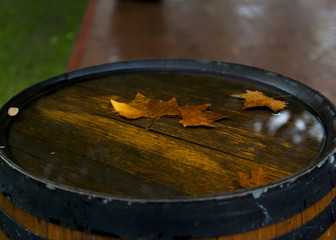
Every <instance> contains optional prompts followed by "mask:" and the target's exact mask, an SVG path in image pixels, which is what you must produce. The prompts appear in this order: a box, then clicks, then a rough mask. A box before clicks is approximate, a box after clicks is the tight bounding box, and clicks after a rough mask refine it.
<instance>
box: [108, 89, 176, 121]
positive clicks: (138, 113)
mask: <svg viewBox="0 0 336 240" xmlns="http://www.w3.org/2000/svg"><path fill="white" fill-rule="evenodd" d="M110 101H111V104H112V106H113V108H114V110H115V111H116V112H117V113H119V114H120V115H121V116H123V117H126V118H128V119H137V118H142V117H147V118H152V119H154V118H158V117H161V116H165V115H173V116H174V115H180V112H179V111H178V110H177V108H178V104H177V101H176V98H172V99H170V100H169V101H162V100H157V99H150V98H147V97H145V96H144V95H142V94H141V93H137V94H136V96H135V98H134V99H133V100H132V101H131V102H129V103H121V102H117V101H115V100H113V99H110Z"/></svg>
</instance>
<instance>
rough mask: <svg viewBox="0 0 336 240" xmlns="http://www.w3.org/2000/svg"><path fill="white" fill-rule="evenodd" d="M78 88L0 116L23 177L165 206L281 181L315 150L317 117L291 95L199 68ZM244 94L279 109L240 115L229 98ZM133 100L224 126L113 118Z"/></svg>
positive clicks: (52, 91)
mask: <svg viewBox="0 0 336 240" xmlns="http://www.w3.org/2000/svg"><path fill="white" fill-rule="evenodd" d="M265 76H266V75H265ZM267 76H268V77H270V76H271V74H268V75H267ZM83 79H84V80H83ZM83 79H82V80H79V81H74V82H69V83H63V84H61V85H60V84H54V83H55V82H56V83H57V81H55V80H53V81H50V84H47V85H50V86H51V87H50V86H49V87H45V90H43V91H40V92H39V93H38V94H37V93H34V94H29V93H30V92H29V91H27V92H26V93H25V95H26V96H28V95H29V97H26V98H25V97H21V99H23V100H22V101H21V102H20V101H19V102H18V103H17V105H18V106H17V107H19V112H18V113H17V114H16V115H15V116H7V117H6V119H9V120H8V121H7V123H6V124H7V125H6V134H5V143H4V147H3V149H2V150H3V151H5V153H6V155H7V156H8V158H9V159H10V160H11V161H12V162H13V164H15V165H16V166H18V167H19V168H20V169H22V170H23V172H27V173H29V174H31V175H33V176H35V177H37V178H40V179H41V180H42V181H43V180H47V181H48V182H51V183H55V184H56V185H63V186H69V187H72V188H75V189H79V190H85V191H89V192H95V193H103V194H110V195H113V196H121V197H130V198H146V199H174V198H184V197H190V196H204V195H211V194H222V193H226V192H229V191H234V190H237V189H239V188H240V187H239V182H238V172H245V173H248V172H250V171H251V170H253V169H258V168H259V167H262V168H263V169H264V170H265V172H266V173H267V174H268V175H269V178H270V180H271V181H277V180H279V179H283V178H286V177H290V176H291V175H292V174H294V173H296V172H299V171H301V170H302V169H304V168H306V167H307V166H310V165H311V164H312V162H314V160H315V159H316V158H317V156H318V155H319V153H320V152H321V151H322V146H323V144H324V139H325V133H324V132H325V130H324V128H323V124H321V122H320V121H319V120H318V117H316V116H315V114H314V113H312V111H311V110H310V109H308V108H307V106H305V105H304V104H303V103H302V102H300V100H299V99H298V98H297V96H294V95H291V94H289V93H288V92H286V91H284V90H283V89H281V90H280V89H278V88H276V87H274V86H269V85H268V84H267V82H266V83H264V84H260V83H258V82H254V81H251V80H249V79H244V78H243V77H235V76H232V75H230V74H225V73H223V74H222V75H218V74H213V73H211V71H210V72H207V71H204V69H203V70H202V69H200V71H199V73H197V72H190V71H183V70H179V71H170V70H164V69H163V71H152V70H141V71H124V72H122V73H121V72H119V73H114V72H113V71H112V72H111V73H109V74H105V75H104V76H97V77H91V78H85V77H83ZM60 82H62V81H60ZM63 82H64V81H63ZM52 84H54V86H53V85H52ZM245 90H259V91H262V92H263V93H265V94H266V95H267V96H270V97H275V98H276V99H279V100H284V101H285V102H286V104H287V107H286V108H285V109H283V110H280V111H279V112H278V113H273V112H272V111H271V110H270V109H267V108H265V107H257V108H252V109H246V110H242V106H243V101H242V99H239V98H235V97H232V96H231V95H232V94H239V93H243V92H245ZM34 91H35V92H38V91H37V90H36V89H35V90H34ZM137 93H141V94H143V95H145V96H146V97H148V98H151V99H160V100H163V101H168V100H169V99H171V98H173V97H175V98H176V99H177V102H178V104H179V105H180V106H183V105H186V104H192V105H202V104H211V106H210V107H209V108H208V110H211V111H213V112H216V113H219V114H222V115H225V116H228V118H226V119H222V120H219V121H216V122H214V125H215V127H202V126H200V127H183V126H182V125H181V124H180V123H179V120H180V119H179V118H174V117H160V118H157V119H154V121H153V122H152V123H151V119H149V118H140V119H134V120H133V119H132V120H130V119H126V118H125V117H122V116H120V115H118V114H116V112H115V111H114V109H113V107H112V105H111V102H110V99H113V100H116V101H119V102H124V103H128V102H130V101H132V99H134V97H135V95H136V94H137ZM19 105H20V106H19ZM13 107H16V106H13ZM150 124H151V126H150V129H149V130H146V127H148V126H149V125H150Z"/></svg>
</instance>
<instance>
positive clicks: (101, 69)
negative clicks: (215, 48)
mask: <svg viewBox="0 0 336 240" xmlns="http://www.w3.org/2000/svg"><path fill="white" fill-rule="evenodd" d="M166 62H167V63H172V64H173V65H172V66H169V68H170V67H173V68H174V70H175V68H176V67H181V66H182V69H181V70H185V69H183V67H186V66H184V65H183V64H182V63H187V64H193V63H199V64H201V65H203V64H220V66H232V67H235V68H238V69H241V70H244V68H246V69H248V70H252V71H254V70H257V71H262V72H265V74H267V75H269V76H277V77H281V78H284V79H286V82H287V83H296V84H298V85H299V86H300V87H305V88H307V89H309V90H310V91H312V92H314V93H315V94H318V96H320V97H322V98H324V101H325V102H324V103H326V104H328V105H329V106H330V107H332V108H333V109H334V110H335V112H336V107H335V106H334V105H333V103H331V102H330V101H329V100H328V99H327V98H326V97H324V96H323V95H322V94H321V93H319V92H317V91H316V90H314V89H312V88H310V87H308V86H307V85H305V84H303V83H301V82H298V81H296V80H294V79H291V78H289V77H286V76H284V75H281V74H278V73H275V72H272V71H268V70H264V69H261V68H257V67H252V66H247V65H242V64H237V63H229V62H219V61H211V60H193V59H148V60H131V61H123V62H117V63H106V64H101V65H95V66H90V67H85V68H82V69H77V70H73V71H70V72H67V73H63V74H60V75H57V76H55V77H51V78H48V79H46V80H44V81H42V82H39V83H36V84H34V85H32V86H30V87H28V88H26V89H24V90H22V91H20V92H18V93H17V94H15V95H14V96H13V97H11V98H10V99H8V100H7V101H6V102H5V103H4V104H3V105H2V106H1V107H0V115H2V116H3V115H7V110H8V109H9V108H10V107H12V106H13V107H14V106H17V104H13V102H14V103H16V102H17V101H15V100H16V99H17V98H20V97H21V96H22V95H25V94H26V92H29V91H33V94H34V93H35V91H34V90H33V89H35V88H36V89H37V90H38V91H40V90H45V89H46V88H50V86H49V85H54V84H55V83H59V82H63V81H65V82H66V83H65V85H64V86H66V85H68V84H71V83H72V82H71V80H72V79H77V78H81V77H86V78H90V79H91V78H94V77H95V74H104V75H105V74H109V73H110V72H114V71H115V70H117V71H118V70H126V71H127V70H133V71H134V70H136V69H137V68H139V69H141V68H143V69H145V72H147V71H150V72H152V71H151V70H152V69H151V67H155V64H156V63H159V64H160V65H159V67H162V65H161V64H162V63H163V64H164V63H166ZM125 65H127V66H125ZM128 65H130V67H129V66H128ZM152 65H153V66H152ZM147 66H149V67H147ZM119 67H121V68H120V69H119ZM187 67H188V66H187ZM196 67H198V65H197V66H196ZM169 68H167V70H170V69H169ZM192 69H193V68H192ZM141 70H142V69H141ZM177 70H179V69H177ZM196 70H197V69H196ZM199 70H200V69H198V71H199ZM202 71H206V69H204V68H202ZM82 72H84V73H82ZM91 74H93V76H90V75H91ZM221 74H225V72H221ZM85 80H89V79H85ZM258 82H259V81H258ZM261 83H265V82H263V81H261ZM266 85H268V84H266ZM298 85H295V87H297V86H298ZM270 86H271V87H274V86H273V85H270ZM58 87H61V86H58ZM275 88H278V89H280V90H283V91H286V89H283V88H279V86H275ZM286 92H287V91H286ZM42 93H43V92H42ZM27 98H29V97H26V98H24V99H23V100H26V99H27ZM33 98H37V97H36V96H34V97H33ZM23 100H22V101H23ZM308 107H310V108H311V110H313V112H314V113H315V114H318V111H316V109H312V107H311V106H308ZM316 116H317V117H318V119H319V115H316ZM7 118H8V117H7ZM2 120H3V117H1V118H0V122H1V121H2ZM319 121H320V123H321V124H322V126H323V128H324V130H325V128H326V127H325V124H324V122H323V121H321V120H320V119H319ZM334 124H335V128H336V121H335V123H334ZM334 130H335V131H336V129H334ZM327 137H328V136H327ZM1 140H2V139H0V145H1V146H5V145H4V144H1ZM326 141H327V140H324V141H323V145H325V142H326ZM334 141H335V142H334V148H333V149H331V150H330V151H328V153H324V154H323V156H327V154H329V153H334V152H336V138H335V140H334ZM323 150H325V146H322V147H321V149H320V152H319V154H318V155H317V156H316V158H315V160H314V161H312V163H311V164H309V165H308V166H307V167H305V168H303V169H302V170H300V171H298V172H296V173H294V174H291V175H289V176H286V177H284V178H282V179H279V180H276V181H273V182H271V183H268V184H264V185H261V186H256V187H252V188H248V189H237V190H233V191H228V192H224V193H220V194H207V195H199V196H191V197H186V198H177V199H176V200H174V199H168V201H193V200H195V199H200V200H205V199H207V197H209V198H211V199H212V198H213V197H216V196H219V197H224V196H223V195H235V194H236V193H237V194H239V195H240V192H242V194H243V195H245V194H250V193H251V192H253V191H254V190H256V189H260V188H264V187H272V186H275V185H280V184H284V183H286V182H287V181H288V180H291V181H293V179H296V178H297V177H299V176H301V174H305V173H306V172H310V171H311V170H312V169H313V168H315V167H317V166H318V165H321V164H323V162H324V161H326V160H327V159H326V158H325V157H324V158H321V155H322V152H323ZM0 157H1V158H2V160H4V161H5V162H6V163H7V164H8V165H9V166H11V167H12V168H14V169H16V170H18V171H19V172H21V173H22V174H25V175H27V176H29V177H31V178H32V179H35V180H37V181H41V182H44V183H46V184H48V186H49V187H51V188H52V187H57V188H60V189H63V190H68V191H74V192H78V190H80V192H81V194H88V195H91V196H96V197H104V198H113V199H120V200H127V201H140V202H143V201H147V199H139V198H132V197H119V196H115V195H113V194H103V193H100V192H94V191H89V190H85V189H79V188H75V187H70V186H66V185H63V184H58V183H54V182H53V181H50V180H47V179H41V178H40V177H38V176H34V175H33V174H31V173H29V172H28V171H25V170H24V169H22V168H21V167H20V166H19V165H17V164H15V163H14V162H12V161H11V160H10V159H9V158H8V157H7V155H6V153H5V152H4V149H1V148H0ZM319 160H320V161H319ZM151 201H153V202H161V201H165V202H166V201H167V199H164V198H163V199H151V200H150V201H149V202H151Z"/></svg>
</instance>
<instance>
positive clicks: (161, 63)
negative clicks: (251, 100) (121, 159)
mask: <svg viewBox="0 0 336 240" xmlns="http://www.w3.org/2000/svg"><path fill="white" fill-rule="evenodd" d="M162 69H164V71H169V72H181V71H183V72H187V73H204V74H210V75H217V76H238V75H239V76H240V75H242V74H249V75H244V78H246V79H247V80H248V81H253V82H256V83H259V84H264V85H267V86H270V87H272V88H275V89H278V90H281V91H283V92H287V93H289V94H291V95H293V96H296V98H297V99H298V100H300V101H304V100H305V99H306V100H309V101H308V102H306V103H305V104H306V105H307V107H308V108H310V110H311V111H313V112H314V113H315V114H316V115H317V116H318V117H319V118H320V121H321V123H322V125H323V126H324V129H325V131H326V132H327V133H328V134H327V135H326V139H325V146H324V148H322V149H321V152H320V154H319V156H317V157H316V159H315V160H314V161H313V162H312V163H311V164H310V165H309V166H307V167H305V168H303V169H302V170H300V171H298V172H297V173H294V174H292V175H289V176H287V177H285V178H282V179H280V180H277V181H274V182H271V183H269V184H266V185H262V186H257V187H254V188H250V189H239V190H235V191H230V192H224V193H220V194H209V195H204V196H192V197H187V198H176V199H140V198H130V197H122V196H115V195H112V194H103V193H99V192H93V191H88V190H83V189H78V188H74V187H70V186H66V185H61V184H58V183H54V182H52V181H49V180H46V179H41V178H40V177H37V176H34V175H32V174H30V173H29V172H27V171H25V170H24V169H22V168H21V167H20V166H18V165H16V164H15V163H13V162H11V160H10V159H9V158H8V157H7V155H6V153H5V151H4V149H0V157H1V159H2V162H1V168H0V170H1V171H6V170H10V171H8V173H11V174H12V175H15V176H16V177H17V176H20V175H21V177H22V178H23V176H24V179H21V180H20V181H24V182H26V183H30V184H34V185H36V187H37V186H41V185H44V186H45V188H44V190H45V192H46V193H50V194H51V195H53V196H55V193H58V194H60V193H61V195H64V196H67V197H71V196H72V197H73V196H74V195H76V197H78V201H80V200H84V201H85V202H90V203H95V204H98V202H99V204H100V206H101V207H102V209H105V207H111V206H113V204H115V203H117V204H116V205H118V206H122V208H123V209H122V210H121V213H120V214H122V212H125V211H130V209H132V206H134V207H135V208H136V209H138V210H139V209H140V210H139V211H140V212H141V211H142V210H141V209H143V208H142V207H139V206H141V205H143V206H145V205H146V206H148V205H153V209H157V210H160V211H162V212H165V211H164V210H163V209H162V206H163V205H165V204H169V205H171V207H172V208H174V206H175V205H176V206H179V207H185V203H195V206H197V207H196V208H198V207H199V206H198V205H197V204H198V203H199V204H201V205H203V203H204V202H206V201H213V202H214V204H215V205H216V206H219V205H223V204H226V201H228V202H229V201H231V200H235V199H242V200H244V199H254V200H257V201H258V202H259V203H260V204H263V205H267V204H269V203H268V202H269V201H270V199H271V198H272V197H270V195H271V193H277V192H278V193H283V191H284V190H283V189H284V186H287V187H289V188H291V190H293V189H294V190H295V189H297V188H299V187H306V188H307V186H305V184H304V183H303V179H310V178H311V177H312V176H311V173H313V172H314V174H315V175H316V176H319V175H320V174H321V173H324V174H325V175H326V176H323V177H324V178H323V179H324V180H326V181H328V184H327V185H326V186H324V187H322V188H321V189H320V190H319V194H316V196H315V197H314V196H313V197H312V199H318V198H321V197H322V196H323V195H324V194H326V193H327V192H328V191H330V190H331V189H332V187H333V186H335V185H336V184H335V182H336V181H335V177H329V176H328V175H327V173H330V171H334V168H335V165H334V158H335V156H334V155H333V154H334V152H335V142H336V138H335V135H336V133H335V128H336V120H334V121H333V122H332V123H331V122H330V121H329V122H328V121H327V119H328V117H329V118H330V116H334V115H335V113H336V109H335V106H334V105H333V104H332V103H331V102H330V101H329V100H328V99H326V98H325V97H324V96H323V95H321V94H320V93H319V92H317V91H315V90H313V89H311V88H310V87H308V86H306V85H304V84H302V83H300V82H297V81H295V80H293V79H291V78H288V77H285V76H283V75H280V74H278V73H274V72H271V71H266V70H263V69H260V68H256V67H251V66H246V65H241V64H236V63H227V62H218V61H209V60H192V59H149V60H135V61H125V62H119V63H109V64H103V65H97V66H92V67H87V68H83V69H78V70H74V71H71V72H68V73H64V74H61V75H58V76H56V77H53V78H49V79H47V80H45V81H42V82H40V83H37V84H35V85H33V86H31V87H29V88H27V89H25V90H23V91H21V92H19V93H18V94H16V95H15V96H13V97H12V98H11V99H9V100H8V101H7V102H6V103H4V104H3V105H2V106H1V108H0V129H1V128H3V127H4V126H6V123H5V121H10V120H9V117H8V116H7V110H8V108H9V107H11V106H20V104H21V103H23V102H25V101H29V99H34V98H36V97H37V96H36V94H37V93H40V94H41V91H42V93H45V91H47V89H53V88H54V87H62V86H67V85H68V84H72V83H75V82H78V81H85V80H89V79H93V78H97V77H103V76H108V75H110V74H113V73H117V72H118V73H129V71H132V73H134V72H153V71H154V72H156V71H157V72H161V71H162ZM298 88H300V89H301V90H302V89H303V90H302V91H298V90H297V89H298ZM312 99H313V101H312ZM4 141H5V137H4V136H3V135H1V136H0V145H4V146H5V145H6V144H5V142H4ZM1 171H0V172H1ZM315 175H313V176H314V177H315V178H316V176H315ZM8 177H10V176H8ZM314 177H313V178H314ZM11 179H13V182H11V183H10V184H9V186H5V185H6V184H4V183H3V182H1V181H0V183H3V184H2V186H0V191H1V192H2V193H6V194H10V195H11V198H12V201H13V203H15V204H17V205H18V206H20V207H22V208H24V209H29V210H31V211H32V212H34V211H35V214H36V215H37V216H41V217H42V218H47V217H46V216H45V215H44V214H43V213H41V212H38V211H37V212H36V209H33V207H32V206H24V205H25V204H27V202H25V201H23V200H20V199H19V197H18V196H22V194H28V193H25V192H24V191H17V190H15V189H16V188H17V187H18V186H19V184H21V183H22V182H19V180H18V181H16V178H13V177H11ZM2 180H3V179H2ZM312 184H313V183H312ZM316 184H317V183H315V184H314V186H315V185H316ZM0 185H1V184H0ZM15 191H17V192H16V193H15V194H16V195H15V194H11V193H12V192H15ZM308 195H309V194H308ZM308 195H307V196H308ZM307 196H301V198H303V197H307ZM293 201H294V202H295V201H297V199H296V200H293ZM120 204H121V205H120ZM312 204H313V200H311V201H310V203H308V204H306V206H305V207H309V206H310V205H312ZM125 206H128V207H125ZM158 206H159V207H158ZM195 206H193V207H192V208H194V207H195ZM300 208H302V206H301V203H300V206H299V205H297V206H296V207H295V209H293V208H292V209H291V210H293V212H292V213H288V214H292V215H294V214H295V213H297V212H298V211H299V209H300ZM133 210H134V209H133ZM212 211H213V212H215V210H212ZM258 211H259V215H260V214H261V215H260V216H257V218H258V219H259V220H260V221H261V224H271V223H272V222H275V221H276V219H277V220H279V219H281V218H283V217H284V216H276V215H277V213H278V212H277V213H274V214H273V215H274V216H273V215H272V214H271V213H270V214H271V215H270V216H271V217H272V219H273V220H272V221H270V220H269V219H267V218H265V216H264V215H265V213H264V212H262V209H259V210H258ZM260 211H261V212H260ZM203 214H205V213H203ZM147 217H150V216H147ZM200 218H201V216H200ZM216 219H217V218H216ZM220 219H223V216H221V218H220ZM168 220H169V219H168ZM168 220H167V221H168ZM216 221H219V218H218V219H217V220H216ZM260 221H259V223H260ZM70 222H71V219H70V220H69V221H67V222H65V223H64V225H70V226H71V224H70ZM241 223H242V222H241ZM61 224H63V223H61ZM221 225H222V224H219V227H220V226H221ZM246 225H247V226H244V230H249V229H253V228H255V227H256V226H254V225H253V226H252V225H251V223H249V224H248V223H246ZM174 226H175V225H174ZM175 227H176V226H175ZM188 229H189V230H191V229H193V227H189V228H188ZM105 230H106V229H105ZM189 230H188V231H189ZM234 230H237V229H231V230H230V229H229V231H228V230H223V229H222V230H219V229H214V230H213V233H214V234H217V235H218V234H219V235H221V234H222V233H230V232H232V231H234ZM88 231H90V230H88ZM151 231H152V230H151ZM227 231H228V232H227ZM181 232H183V231H181ZM196 232H197V231H196ZM130 234H131V235H127V233H126V231H125V232H124V233H123V234H117V235H118V236H119V235H122V236H125V237H134V236H135V235H132V234H133V233H130ZM140 235H141V234H140ZM143 236H144V237H149V236H151V234H150V233H149V232H147V233H146V234H145V233H143ZM195 236H200V237H202V234H201V233H199V232H197V233H196V235H195Z"/></svg>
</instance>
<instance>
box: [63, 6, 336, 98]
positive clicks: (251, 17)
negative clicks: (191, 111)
mask: <svg viewBox="0 0 336 240" xmlns="http://www.w3.org/2000/svg"><path fill="white" fill-rule="evenodd" d="M148 58H197V59H209V60H220V61H227V62H235V63H241V64H246V65H252V66H256V67H261V68H264V69H267V70H271V71H275V72H278V73H281V74H283V75H286V76H290V77H292V78H294V79H296V80H299V81H301V82H304V83H306V84H308V85H309V86H311V87H313V88H315V89H317V90H319V91H320V92H322V94H324V95H325V96H327V97H328V98H329V99H331V100H332V101H333V102H334V103H336V87H335V84H334V83H335V76H336V67H335V66H334V65H335V62H336V1H334V0H321V1H315V0H283V1H278V0H258V1H247V0H227V1H222V0H212V1H205V0H193V1H182V0H161V1H153V0H152V1H150V0H147V1H145V0H142V1H136V0H133V1H132V0H90V1H89V4H88V9H87V12H86V15H85V17H84V20H83V24H82V28H81V31H80V33H79V37H78V40H77V44H76V46H75V48H74V51H73V54H72V57H71V59H70V62H69V65H68V70H71V69H75V68H80V67H85V66H89V65H96V64H101V63H107V62H115V61H123V60H131V59H148Z"/></svg>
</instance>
